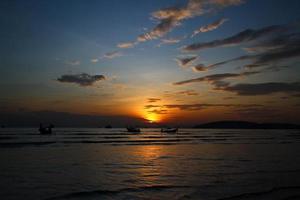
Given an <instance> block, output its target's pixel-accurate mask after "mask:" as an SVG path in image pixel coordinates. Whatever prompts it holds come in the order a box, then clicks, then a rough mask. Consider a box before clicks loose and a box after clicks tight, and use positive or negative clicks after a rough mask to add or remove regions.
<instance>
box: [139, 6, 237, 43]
mask: <svg viewBox="0 0 300 200" xmlns="http://www.w3.org/2000/svg"><path fill="white" fill-rule="evenodd" d="M240 3H242V1H241V0H206V1H203V0H189V1H188V3H187V4H186V5H184V6H180V7H175V6H173V7H169V8H164V9H160V10H158V11H155V12H153V13H152V14H151V16H152V18H153V19H155V20H157V21H158V24H157V25H156V26H155V27H154V28H153V29H151V30H150V31H148V32H146V33H144V34H142V35H140V36H139V37H138V38H137V41H139V42H145V41H147V40H153V39H157V38H160V37H163V36H164V35H166V34H167V33H168V32H170V31H171V30H172V29H174V28H175V27H176V26H179V25H181V22H182V21H183V20H186V19H190V18H193V17H196V16H199V15H202V14H204V13H207V12H211V11H213V10H216V9H221V8H224V7H227V6H231V5H238V4H240Z"/></svg>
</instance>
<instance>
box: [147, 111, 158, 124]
mask: <svg viewBox="0 0 300 200" xmlns="http://www.w3.org/2000/svg"><path fill="white" fill-rule="evenodd" d="M144 118H145V119H146V120H147V121H148V122H149V123H157V122H159V121H160V118H159V116H158V115H157V114H154V113H147V114H146V115H145V117H144Z"/></svg>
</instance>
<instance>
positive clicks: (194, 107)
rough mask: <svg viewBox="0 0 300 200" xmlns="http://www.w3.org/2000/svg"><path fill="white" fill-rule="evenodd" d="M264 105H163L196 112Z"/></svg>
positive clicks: (168, 107)
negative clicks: (208, 109) (209, 109)
mask: <svg viewBox="0 0 300 200" xmlns="http://www.w3.org/2000/svg"><path fill="white" fill-rule="evenodd" d="M261 106H262V105H259V104H205V103H204V104H168V105H163V107H164V108H167V109H179V110H186V111H196V110H203V109H206V108H209V107H240V108H243V107H246V108H251V107H261Z"/></svg>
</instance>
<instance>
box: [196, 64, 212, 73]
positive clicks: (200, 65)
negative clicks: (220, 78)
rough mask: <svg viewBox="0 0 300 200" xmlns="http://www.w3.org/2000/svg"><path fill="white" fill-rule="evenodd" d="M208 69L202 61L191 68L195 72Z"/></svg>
mask: <svg viewBox="0 0 300 200" xmlns="http://www.w3.org/2000/svg"><path fill="white" fill-rule="evenodd" d="M208 69H209V67H206V66H205V65H204V64H202V63H199V64H197V65H195V66H193V70H194V71H195V72H204V71H207V70H208Z"/></svg>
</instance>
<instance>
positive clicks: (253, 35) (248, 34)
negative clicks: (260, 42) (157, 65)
mask: <svg viewBox="0 0 300 200" xmlns="http://www.w3.org/2000/svg"><path fill="white" fill-rule="evenodd" d="M286 30H287V27H286V26H282V25H273V26H267V27H264V28H261V29H246V30H244V31H242V32H239V33H237V34H235V35H233V36H231V37H228V38H224V39H219V40H213V41H210V42H202V43H194V44H191V45H188V46H184V47H183V48H182V49H183V50H184V51H198V50H203V49H208V48H215V47H222V46H229V45H230V46H233V45H239V44H241V43H243V42H250V41H253V40H256V39H258V38H262V37H265V36H268V35H270V34H272V33H276V32H284V31H286Z"/></svg>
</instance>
